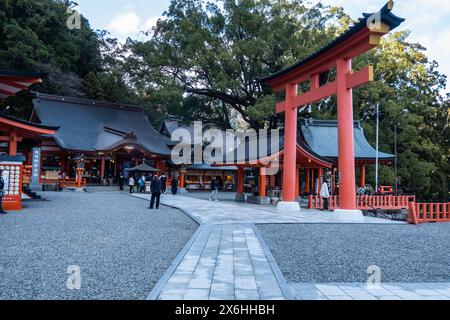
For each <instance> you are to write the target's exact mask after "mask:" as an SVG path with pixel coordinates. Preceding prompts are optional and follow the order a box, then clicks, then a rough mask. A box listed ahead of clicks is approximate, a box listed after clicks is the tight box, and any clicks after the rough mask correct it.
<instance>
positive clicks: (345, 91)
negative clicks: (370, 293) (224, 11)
mask: <svg viewBox="0 0 450 320" xmlns="http://www.w3.org/2000/svg"><path fill="white" fill-rule="evenodd" d="M393 5H394V3H393V1H389V2H388V3H387V4H386V5H385V6H384V7H383V8H382V9H381V10H380V11H379V12H377V13H374V14H364V18H362V19H360V20H359V22H358V23H357V24H355V25H354V26H352V27H350V29H349V30H348V31H347V32H345V33H344V34H342V35H341V36H339V37H338V38H336V39H335V40H334V41H332V42H331V43H330V44H329V45H327V46H326V47H324V48H323V49H321V50H319V51H318V52H316V53H315V54H313V55H311V56H309V57H307V58H306V59H304V60H302V61H300V62H299V63H297V64H295V65H293V66H291V67H289V68H287V69H284V70H282V71H280V72H278V73H276V74H273V75H271V76H269V77H266V78H265V79H263V81H264V82H265V83H266V84H268V85H269V86H271V87H272V89H273V90H274V91H275V92H285V101H283V102H280V103H278V104H277V107H276V111H277V113H284V114H285V148H284V150H285V154H284V163H283V190H284V201H283V202H280V203H279V205H278V209H279V210H280V211H285V210H296V211H299V210H300V205H299V203H298V202H296V201H295V198H296V170H297V165H296V163H297V159H296V157H297V153H296V148H297V130H298V128H297V125H298V119H297V115H298V109H299V108H303V107H305V106H308V105H311V104H312V103H315V102H317V101H319V100H322V99H325V98H328V97H330V96H332V95H336V96H337V107H338V135H339V137H338V140H339V141H338V145H339V177H340V179H339V180H340V192H339V203H340V208H339V209H337V210H336V211H335V213H336V217H339V216H341V215H342V216H344V217H345V219H348V218H349V217H352V216H353V217H354V218H355V219H361V218H362V212H361V211H360V210H357V206H356V182H355V152H354V143H349V142H351V141H354V132H353V124H354V121H353V94H352V90H353V88H357V87H359V86H361V85H363V84H366V83H368V82H370V81H373V67H372V66H368V67H366V68H363V69H361V70H359V71H356V72H353V70H352V59H354V58H356V57H358V56H360V55H362V54H363V53H365V52H367V51H369V50H370V49H373V48H375V47H377V46H378V45H379V44H380V41H381V38H382V36H383V35H386V34H387V33H388V32H389V31H391V30H393V29H395V28H396V27H398V26H399V25H400V24H401V23H402V22H403V21H404V19H402V18H399V17H397V16H395V15H394V14H392V13H391V11H392V9H393ZM331 70H335V72H336V77H335V80H334V81H331V82H330V81H327V78H328V75H329V73H330V72H331ZM302 83H309V87H310V90H309V91H307V92H303V93H299V84H302Z"/></svg>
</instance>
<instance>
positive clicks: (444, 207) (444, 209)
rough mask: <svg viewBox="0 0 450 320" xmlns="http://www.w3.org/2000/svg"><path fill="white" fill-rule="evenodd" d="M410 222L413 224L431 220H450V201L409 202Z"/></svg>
mask: <svg viewBox="0 0 450 320" xmlns="http://www.w3.org/2000/svg"><path fill="white" fill-rule="evenodd" d="M408 222H409V223H411V224H419V223H429V222H450V202H448V203H415V202H412V203H410V204H409V215H408Z"/></svg>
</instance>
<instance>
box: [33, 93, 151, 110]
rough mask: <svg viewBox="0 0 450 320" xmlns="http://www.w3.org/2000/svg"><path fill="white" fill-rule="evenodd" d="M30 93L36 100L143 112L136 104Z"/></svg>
mask: <svg viewBox="0 0 450 320" xmlns="http://www.w3.org/2000/svg"><path fill="white" fill-rule="evenodd" d="M32 93H34V94H35V95H36V99H37V100H38V101H39V100H46V101H56V102H62V103H71V104H82V105H92V106H93V107H104V108H114V109H121V110H124V111H136V112H143V109H142V107H140V106H136V105H128V104H120V103H112V102H108V101H99V100H92V99H86V98H76V97H66V96H58V95H51V94H46V93H40V92H32Z"/></svg>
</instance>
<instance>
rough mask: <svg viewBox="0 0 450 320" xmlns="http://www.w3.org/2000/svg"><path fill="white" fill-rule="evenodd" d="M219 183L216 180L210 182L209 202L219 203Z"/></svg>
mask: <svg viewBox="0 0 450 320" xmlns="http://www.w3.org/2000/svg"><path fill="white" fill-rule="evenodd" d="M218 195H219V182H218V181H217V179H216V178H214V179H213V180H212V181H211V195H210V196H209V201H213V200H214V201H219V199H218Z"/></svg>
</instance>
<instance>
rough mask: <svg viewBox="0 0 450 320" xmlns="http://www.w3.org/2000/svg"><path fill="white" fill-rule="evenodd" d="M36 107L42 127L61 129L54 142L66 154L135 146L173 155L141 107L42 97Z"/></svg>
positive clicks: (165, 138) (38, 99) (48, 96)
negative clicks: (67, 151) (66, 152)
mask: <svg viewBox="0 0 450 320" xmlns="http://www.w3.org/2000/svg"><path fill="white" fill-rule="evenodd" d="M33 105H34V111H35V113H36V115H37V117H38V118H39V120H40V121H41V123H42V124H44V125H48V126H58V127H60V129H59V130H58V132H57V133H56V134H55V135H54V139H55V141H56V143H57V144H58V145H59V147H61V148H62V149H64V150H72V151H85V152H95V151H112V150H114V149H116V148H119V147H124V146H135V147H138V148H142V149H144V150H145V151H148V152H150V153H154V154H158V155H166V156H167V155H170V152H171V151H170V149H169V148H168V145H169V144H170V140H169V139H168V138H167V137H166V136H163V135H161V134H160V133H159V132H157V131H156V130H155V129H154V128H153V127H152V125H151V124H150V122H149V121H148V119H147V117H146V116H145V114H144V113H143V111H142V109H141V108H140V107H136V106H126V105H119V104H110V103H106V102H97V101H91V100H85V99H74V98H67V97H57V96H50V95H42V94H38V96H37V98H36V99H34V100H33Z"/></svg>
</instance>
